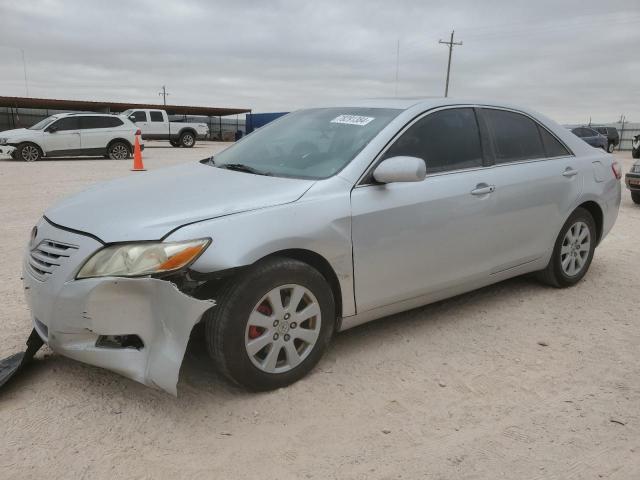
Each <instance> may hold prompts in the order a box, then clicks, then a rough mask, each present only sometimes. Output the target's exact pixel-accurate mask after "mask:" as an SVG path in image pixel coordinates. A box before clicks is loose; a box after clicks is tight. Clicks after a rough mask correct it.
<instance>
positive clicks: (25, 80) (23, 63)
mask: <svg viewBox="0 0 640 480" xmlns="http://www.w3.org/2000/svg"><path fill="white" fill-rule="evenodd" d="M20 51H21V52H22V67H23V68H24V89H25V90H26V91H27V97H28V96H29V82H28V81H27V62H26V61H25V59H24V49H22V48H21V49H20Z"/></svg>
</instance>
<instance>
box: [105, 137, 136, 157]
mask: <svg viewBox="0 0 640 480" xmlns="http://www.w3.org/2000/svg"><path fill="white" fill-rule="evenodd" d="M107 154H108V155H109V158H110V159H111V160H126V159H127V158H129V157H130V156H131V147H130V146H129V145H128V144H126V143H125V142H120V141H117V142H113V143H111V144H109V146H108V147H107Z"/></svg>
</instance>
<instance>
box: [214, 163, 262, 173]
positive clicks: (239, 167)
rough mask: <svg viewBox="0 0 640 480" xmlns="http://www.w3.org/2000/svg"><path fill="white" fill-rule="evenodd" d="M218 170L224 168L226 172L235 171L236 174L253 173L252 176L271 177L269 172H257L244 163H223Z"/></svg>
mask: <svg viewBox="0 0 640 480" xmlns="http://www.w3.org/2000/svg"><path fill="white" fill-rule="evenodd" d="M219 168H226V169H227V170H235V171H237V172H246V173H253V174H254V175H267V176H271V173H269V172H263V171H261V170H257V169H255V168H253V167H250V166H249V165H245V164H244V163H223V164H222V165H220V166H219Z"/></svg>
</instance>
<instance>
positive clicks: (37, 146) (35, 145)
mask: <svg viewBox="0 0 640 480" xmlns="http://www.w3.org/2000/svg"><path fill="white" fill-rule="evenodd" d="M23 145H33V146H34V147H36V148H37V149H38V150H40V155H41V156H45V153H44V150H43V149H42V147H41V146H40V145H38V144H37V143H35V142H29V141H26V142H20V143H19V144H18V146H17V147H16V150H18V149H19V148H20V147H21V146H23Z"/></svg>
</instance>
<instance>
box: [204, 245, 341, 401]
mask: <svg viewBox="0 0 640 480" xmlns="http://www.w3.org/2000/svg"><path fill="white" fill-rule="evenodd" d="M216 300H217V301H218V306H216V307H214V308H213V309H212V310H211V311H210V313H208V314H207V317H206V319H205V337H206V342H207V348H208V350H209V354H210V356H211V357H212V358H213V361H214V363H215V364H216V366H217V368H218V370H219V371H221V372H222V373H223V374H224V375H225V376H226V377H227V378H229V379H230V380H232V381H234V382H236V383H238V384H240V385H243V386H244V387H246V388H248V389H250V390H273V389H276V388H280V387H284V386H287V385H289V384H291V383H293V382H296V381H297V380H299V379H300V378H302V377H303V376H305V375H306V374H307V373H309V371H311V369H312V368H313V367H314V366H315V365H316V364H317V363H318V361H319V360H320V358H321V357H322V354H323V353H324V351H325V350H326V348H327V345H328V344H329V341H330V340H331V336H332V335H333V330H334V325H335V320H336V312H335V302H334V298H333V294H332V291H331V288H330V286H329V284H328V283H327V281H326V279H325V278H324V277H323V276H322V275H321V274H320V273H319V272H318V271H317V270H315V269H314V268H312V267H310V266H309V265H307V264H306V263H303V262H300V261H298V260H293V259H289V258H280V257H275V258H270V259H267V260H263V261H260V262H258V263H257V264H255V265H254V266H252V267H250V268H249V270H248V271H247V272H245V273H244V274H242V275H241V276H240V277H239V278H237V279H234V280H232V281H231V282H230V283H229V284H228V285H226V286H225V287H223V289H222V291H221V292H220V294H219V296H218V297H217V298H216Z"/></svg>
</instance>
